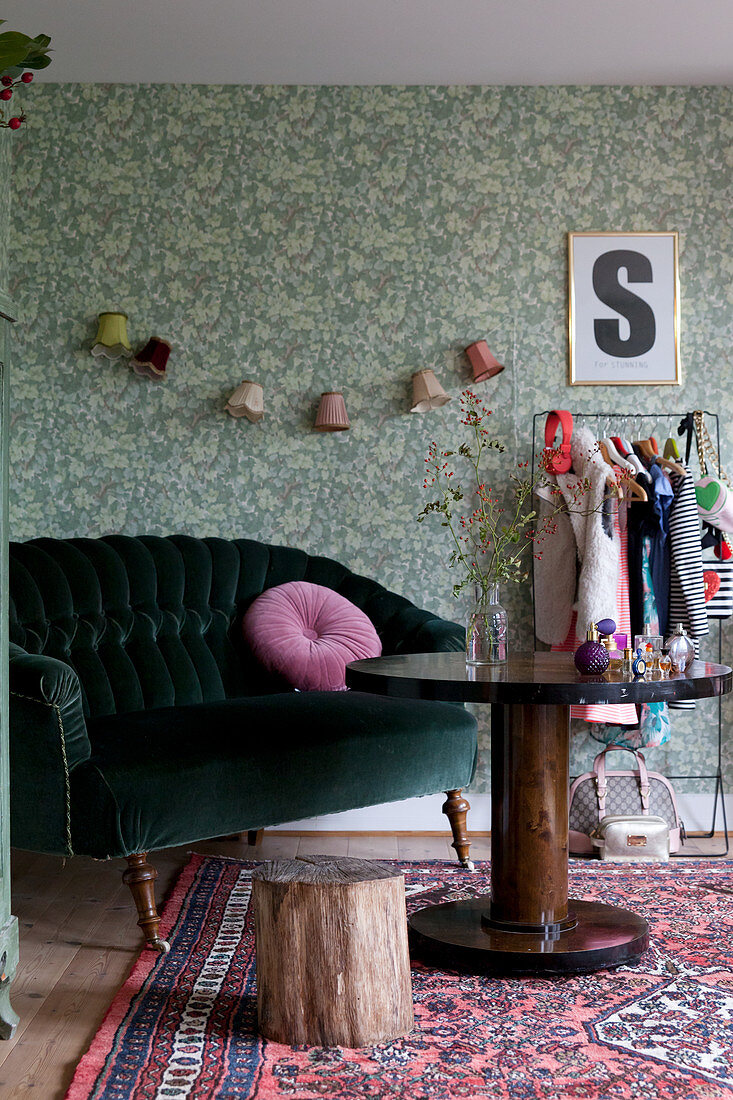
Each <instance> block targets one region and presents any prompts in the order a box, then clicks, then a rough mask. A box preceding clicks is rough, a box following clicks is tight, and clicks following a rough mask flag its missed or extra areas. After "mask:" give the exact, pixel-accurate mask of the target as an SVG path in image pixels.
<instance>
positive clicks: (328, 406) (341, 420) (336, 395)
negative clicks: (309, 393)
mask: <svg viewBox="0 0 733 1100" xmlns="http://www.w3.org/2000/svg"><path fill="white" fill-rule="evenodd" d="M350 427H351V424H350V423H349V418H348V416H347V415H346V402H345V401H344V395H343V394H342V393H341V392H340V391H339V390H328V391H327V392H326V393H322V394H321V400H320V404H319V405H318V413H317V415H316V422H315V424H314V429H315V431H317V432H345V431H346V430H347V429H348V428H350Z"/></svg>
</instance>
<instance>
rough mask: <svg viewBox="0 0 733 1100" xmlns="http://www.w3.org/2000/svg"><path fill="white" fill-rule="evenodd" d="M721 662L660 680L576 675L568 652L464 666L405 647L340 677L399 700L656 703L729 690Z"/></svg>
mask: <svg viewBox="0 0 733 1100" xmlns="http://www.w3.org/2000/svg"><path fill="white" fill-rule="evenodd" d="M732 677H733V671H732V670H731V669H730V668H728V666H727V665H713V664H709V663H708V662H706V661H693V663H692V664H691V665H690V667H689V668H688V669H687V671H686V672H684V673H681V674H677V675H674V676H671V677H670V678H669V679H666V680H661V679H660V680H653V679H650V678H648V677H647V679H645V680H634V679H632V678H630V677H628V676H627V677H626V678H624V677H623V676H622V674H621V673H619V672H611V671H610V670H609V671H608V672H605V673H604V674H603V676H581V675H580V673H579V672H578V671H577V670H576V668H575V664H574V663H573V655H572V653H517V654H513V655H512V656H510V658H509V660H508V662H507V663H506V664H505V665H476V666H467V665H466V658H465V656H464V654H463V653H462V652H461V653H405V654H401V655H400V656H397V657H370V658H368V659H367V660H364V661H353V662H352V663H351V664H349V665H347V666H346V684H347V686H348V687H350V688H352V689H353V690H354V691H367V692H372V693H375V694H378V695H390V696H393V697H398V698H403V699H446V700H449V701H452V702H464V703H555V704H569V703H659V702H669V701H670V700H672V699H700V698H703V697H705V696H713V695H725V694H726V693H727V692H729V691H730V690H731V687H732V686H733V684H732Z"/></svg>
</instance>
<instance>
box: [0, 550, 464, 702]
mask: <svg viewBox="0 0 733 1100" xmlns="http://www.w3.org/2000/svg"><path fill="white" fill-rule="evenodd" d="M293 580H307V581H312V582H313V583H314V584H322V585H325V586H327V587H329V588H333V589H334V590H336V591H337V592H340V593H341V594H342V595H343V596H345V597H346V598H347V599H349V600H351V602H352V603H354V604H356V605H357V606H358V607H361V608H362V610H363V611H364V612H365V613H366V614H367V615H368V616H369V617H370V619H371V620H372V622H373V623H374V625H375V627H376V628H377V631H378V632H379V634H380V637H381V640H382V646H383V649H384V652H385V653H394V652H398V651H399V650H400V648H401V647H402V646H403V645H405V639H406V637H407V636H408V635H411V637H412V640H413V641H414V640H415V638H416V637H417V636H419V631H420V627H421V625H422V624H423V623H425V622H427V621H430V622H433V621H434V620H435V616H432V615H430V614H429V613H428V612H425V611H420V610H418V608H416V607H415V606H414V605H413V604H411V603H410V602H409V601H408V600H405V599H404V598H402V597H400V596H396V595H394V594H393V593H391V592H388V591H387V590H386V589H385V588H383V587H382V586H381V585H379V584H377V583H376V582H375V581H372V580H369V579H368V578H366V577H361V576H358V575H357V574H355V573H352V572H351V571H350V570H348V569H347V568H346V567H345V566H343V565H340V564H339V563H338V562H336V561H332V560H331V559H329V558H322V557H313V556H310V555H308V554H306V553H304V552H303V551H301V550H293V549H288V548H285V547H278V546H268V545H266V544H265V543H261V542H255V541H253V540H250V539H235V540H231V541H228V540H225V539H220V538H207V539H197V538H192V537H190V536H187V535H174V536H171V537H167V538H161V537H155V536H145V537H139V538H133V537H130V536H125V535H109V536H107V537H105V538H100V539H48V538H41V539H33V540H32V541H30V542H24V543H11V544H10V641H11V642H13V643H15V644H16V645H18V646H20V647H21V648H23V649H24V650H26V651H27V652H29V653H43V654H46V655H47V656H50V657H56V658H57V659H59V660H61V661H64V662H65V663H66V664H69V665H71V666H72V668H74V669H75V671H76V672H77V674H78V676H79V680H80V681H81V687H82V694H83V701H84V710H85V714H86V715H87V716H88V717H98V716H101V715H105V714H114V713H120V714H121V713H126V712H129V711H135V710H143V709H152V708H156V707H169V706H180V705H185V704H189V703H200V702H213V701H215V700H218V699H225V698H233V697H236V696H240V695H255V694H256V695H261V694H264V693H265V692H267V691H273V690H278V686H277V684H276V683H275V682H274V681H268V680H267V678H266V677H265V675H264V673H263V671H262V669H261V668H260V667H258V666H255V664H254V662H253V660H252V658H251V656H250V655H249V653H248V652H246V650H245V647H244V643H243V641H242V638H241V629H240V624H241V619H242V616H243V614H244V612H245V611H246V609H247V607H248V606H249V605H250V603H251V602H252V600H253V599H255V597H256V596H258V595H259V594H260V593H261V592H263V591H264V590H265V589H267V588H272V587H274V586H275V585H278V584H283V583H284V582H285V581H293ZM445 625H446V627H448V626H449V624H445ZM418 648H419V645H418Z"/></svg>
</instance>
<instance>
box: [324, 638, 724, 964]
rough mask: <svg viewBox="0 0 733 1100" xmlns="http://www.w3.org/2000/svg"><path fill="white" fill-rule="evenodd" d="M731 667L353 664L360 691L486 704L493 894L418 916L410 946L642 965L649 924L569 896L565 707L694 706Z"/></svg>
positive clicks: (484, 956)
mask: <svg viewBox="0 0 733 1100" xmlns="http://www.w3.org/2000/svg"><path fill="white" fill-rule="evenodd" d="M732 676H733V673H732V671H731V669H730V668H728V667H727V666H726V665H714V664H708V663H706V662H704V661H695V662H694V663H693V664H692V665H691V666H690V668H689V669H688V670H687V671H686V672H685V673H683V674H681V675H675V676H672V677H670V678H669V679H666V680H653V679H644V680H634V679H632V678H630V677H626V678H624V677H623V676H622V674H621V673H611V672H607V673H605V674H604V675H603V676H581V675H579V673H578V672H577V671H576V669H575V665H574V663H573V657H572V654H569V653H525V654H518V655H516V656H513V657H510V659H509V661H508V663H507V664H505V665H480V666H467V665H466V661H465V657H464V655H463V653H414V654H404V655H402V656H396V657H375V658H371V659H369V660H364V661H355V662H353V663H352V664H350V665H348V666H347V670H346V682H347V685H348V686H349V687H350V688H352V689H354V690H355V691H367V692H373V693H377V694H380V695H390V696H392V697H397V698H409V699H442V700H449V701H454V702H465V703H489V704H490V705H491V894H490V895H484V896H480V897H477V898H472V899H470V900H468V901H454V902H447V903H444V904H442V905H433V906H429V907H427V908H425V909H421V910H419V911H418V912H417V913H415V914H414V915H413V916H412V918H411V919H410V933H411V938H412V941H413V944H414V946H415V947H416V948H417V949H418V951H419V952H420V953H421V954H423V955H424V956H426V957H429V958H431V959H433V960H438V961H441V962H443V963H447V964H448V965H455V966H459V967H462V968H468V969H471V970H497V971H503V972H511V973H565V972H577V971H585V970H597V969H600V968H602V967H609V966H619V965H621V964H624V963H632V962H636V961H637V960H638V958H639V956H640V955H641V953H642V951H644V949H645V948H646V946H647V944H648V942H649V928H648V925H647V923H646V921H645V920H643V918H641V917H639V916H637V915H636V914H635V913H631V912H629V911H628V910H626V909H621V908H618V907H617V906H612V905H602V904H600V903H598V902H591V901H577V900H574V899H568V786H569V759H568V757H569V741H570V736H569V734H570V705H571V704H575V703H577V704H580V703H655V702H669V701H670V700H672V699H698V698H702V697H704V696H717V695H724V694H726V693H727V692H729V691H730V690H731V678H732Z"/></svg>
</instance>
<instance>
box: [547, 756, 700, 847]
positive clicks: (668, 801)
mask: <svg viewBox="0 0 733 1100" xmlns="http://www.w3.org/2000/svg"><path fill="white" fill-rule="evenodd" d="M614 751H617V752H618V751H620V752H630V753H631V754H632V755H633V756H634V758H635V761H636V769H635V770H633V771H632V770H629V771H606V753H607V752H614ZM640 817H641V818H644V819H645V825H646V826H647V827H648V828H650V829H651V828H652V825H654V829H655V830H657V831H658V828H659V827H658V824H656V823H653V822H652V821H651V820H650V819H651V818H653V817H658V818H661V819H662V821H663V822H664V823H665V826H666V829H667V830H668V833H669V852H677V851H679V848H680V844H681V843H682V839H683V837H684V825H683V824H682V822H681V821H680V817H679V813H678V812H677V800H676V799H675V794H674V790H673V788H672V784H671V783H670V782H669V780H668V779H666V778H665V777H664V776H663V775H659V773H658V772H650V771H649V770H648V769H647V766H646V761H645V759H644V755H643V753H640V752H639V751H638V750H637V749H627V748H624V747H623V746H622V745H609V746H608V748H606V749H603V750H602V752H599V753H598V755H597V756H596V758H595V760H594V761H593V770H592V771H589V772H585V773H584V774H583V775H579V776H578V778H577V779H574V780H573V782H572V784H571V786H570V815H569V831H568V848H569V850H570V852H571V853H572V854H573V855H593V854H594V853H600V850H601V846H600V845H598V844H594V840H593V837H594V835H595V837H596V840H598V839H599V837H600V838H601V839H605V833H606V831H607V829H608V824H606V827H605V828H604V829H601V831H600V833H599V826H601V825H602V823H603V820H604V818H606V819H608V818H615V819H620V818H625V819H634V820H633V821H632V822H631V828H630V835H633V836H639V835H647V836H648V835H649V834H644V833H643V831H642V830H640V829H639V828H638V819H639V818H640ZM614 843H617V841H614ZM639 847H640V848H641V845H639ZM605 858H609V857H608V856H606V857H605ZM627 858H629V859H633V858H636V859H638V858H640V854H637V855H636V856H631V855H629V856H627ZM653 858H660V857H659V856H654V857H653ZM661 858H665V857H664V856H662V857H661Z"/></svg>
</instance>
